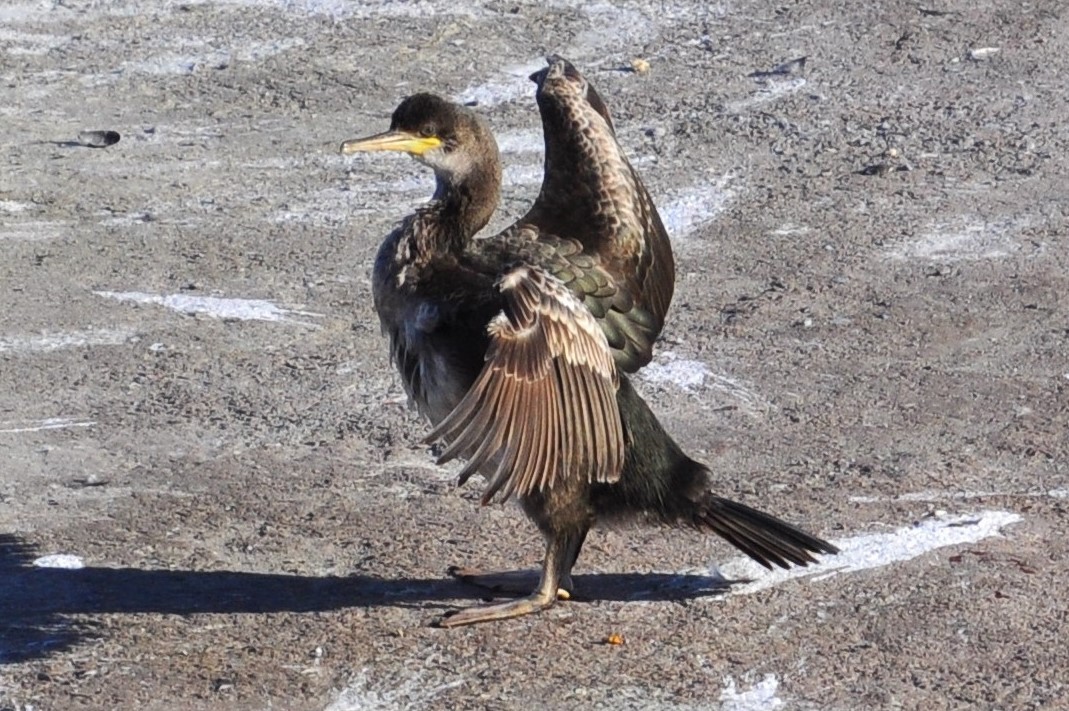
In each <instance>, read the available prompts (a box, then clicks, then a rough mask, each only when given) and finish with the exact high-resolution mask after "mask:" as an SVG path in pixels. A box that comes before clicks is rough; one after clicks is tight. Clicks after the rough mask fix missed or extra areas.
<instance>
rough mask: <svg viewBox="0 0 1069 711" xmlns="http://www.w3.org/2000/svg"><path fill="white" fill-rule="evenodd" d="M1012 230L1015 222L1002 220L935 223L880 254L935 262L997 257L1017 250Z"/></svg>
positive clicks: (902, 258)
mask: <svg viewBox="0 0 1069 711" xmlns="http://www.w3.org/2000/svg"><path fill="white" fill-rule="evenodd" d="M1016 230H1017V227H1016V226H1014V225H1012V224H1008V223H1006V222H1000V223H988V222H968V223H965V224H962V225H960V226H957V227H954V226H950V225H936V226H934V227H933V228H932V229H931V231H929V232H928V233H927V234H925V235H922V236H921V238H920V239H917V240H913V241H910V242H905V243H902V244H898V245H895V246H893V247H891V248H890V249H887V250H885V251H884V256H886V257H889V258H891V259H898V260H906V259H929V260H932V261H939V262H958V261H965V260H979V259H1000V258H1002V257H1008V256H1009V255H1010V254H1012V253H1014V252H1016V251H1017V250H1018V245H1017V244H1015V243H1014V242H1012V240H1011V239H1010V238H1009V235H1010V234H1011V233H1013V232H1015V231H1016Z"/></svg>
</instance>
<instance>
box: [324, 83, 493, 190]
mask: <svg viewBox="0 0 1069 711" xmlns="http://www.w3.org/2000/svg"><path fill="white" fill-rule="evenodd" d="M366 151H400V152H403V153H407V154H409V155H410V156H412V157H413V158H415V159H416V160H418V161H419V162H421V163H423V164H424V165H427V166H429V167H430V168H432V169H433V170H434V172H435V174H436V175H437V176H438V178H439V180H444V181H445V182H447V183H454V184H455V183H459V182H462V181H463V180H465V179H466V178H468V177H469V176H470V175H471V173H472V172H473V170H475V169H476V167H477V166H478V165H479V164H480V163H484V162H491V163H496V162H497V160H498V154H497V143H496V142H495V141H494V137H493V134H492V133H491V132H490V129H489V127H488V126H487V125H486V122H485V121H483V119H482V118H481V117H479V116H478V115H477V114H476V113H475V112H474V111H471V110H470V109H468V108H465V107H463V106H458V105H457V104H454V103H451V102H449V101H446V100H445V99H443V98H441V97H439V96H435V95H434V94H415V95H413V96H410V97H408V98H406V99H405V100H404V101H402V102H401V104H400V105H399V106H398V107H397V108H396V109H395V110H394V112H393V116H392V117H391V119H390V130H388V131H385V132H383V133H377V134H375V135H373V136H368V137H367V138H357V139H353V140H350V141H345V142H344V143H342V145H341V152H342V153H343V154H344V155H350V154H352V153H358V152H366Z"/></svg>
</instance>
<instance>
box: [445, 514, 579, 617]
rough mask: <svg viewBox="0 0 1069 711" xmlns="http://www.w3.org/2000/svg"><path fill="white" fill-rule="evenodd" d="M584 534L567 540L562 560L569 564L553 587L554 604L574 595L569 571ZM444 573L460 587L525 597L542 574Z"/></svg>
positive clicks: (459, 569)
mask: <svg viewBox="0 0 1069 711" xmlns="http://www.w3.org/2000/svg"><path fill="white" fill-rule="evenodd" d="M586 534H587V532H586V531H583V532H582V533H581V534H579V535H577V536H571V537H569V538H570V542H571V543H572V545H571V546H570V548H569V550H568V551H567V553H568V555H567V556H565V559H566V560H568V559H570V561H571V562H570V563H568V565H566V566H565V567H564V570H563V572H562V573H561V577H560V584H559V586H558V587H557V599H558V600H571V599H572V595H573V594H574V592H575V583H573V582H572V568H573V567H574V566H575V561H576V560H577V559H578V558H579V551H580V550H582V548H583V541H585V540H586ZM546 544H547V546H548V545H549V541H548V540H547V542H546ZM448 572H449V575H451V576H453V577H454V578H456V579H457V580H459V581H461V582H463V583H467V584H468V585H474V586H476V587H480V588H483V589H484V590H489V591H490V592H492V593H495V594H497V595H525V594H527V592H528V591H529V590H530V589H531V588H533V587H535V586H536V585H538V583H539V582H540V580H541V574H542V571H539V570H510V571H500V572H492V573H488V572H485V571H483V570H480V569H479V568H468V567H466V566H459V565H454V566H452V567H450V568H449V571H448Z"/></svg>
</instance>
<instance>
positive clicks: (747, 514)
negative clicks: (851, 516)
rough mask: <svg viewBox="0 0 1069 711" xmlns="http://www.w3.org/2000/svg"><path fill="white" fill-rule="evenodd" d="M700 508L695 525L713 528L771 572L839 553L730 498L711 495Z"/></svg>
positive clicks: (819, 540)
mask: <svg viewBox="0 0 1069 711" xmlns="http://www.w3.org/2000/svg"><path fill="white" fill-rule="evenodd" d="M697 508H698V510H697V511H696V512H695V516H694V522H695V524H697V525H698V526H699V527H701V528H709V529H711V530H712V531H713V532H714V533H716V534H717V535H719V536H721V537H722V538H724V539H725V540H726V541H727V542H728V543H730V544H731V545H733V546H735V547H736V548H738V549H739V550H740V551H742V552H743V553H745V554H746V555H748V556H749V557H751V558H753V559H754V560H756V561H757V562H758V563H760V564H761V565H763V566H765V567H766V568H768V569H769V570H771V569H772V566H773V564H775V565H778V566H779V567H781V568H790V567H791V564H792V563H793V564H794V565H800V566H806V565H809V564H810V563H816V562H817V559H816V558H814V557H813V554H815V553H838V552H839V549H838V548H836V547H835V546H833V545H832V544H830V543H828V542H827V541H825V540H822V539H820V538H817V537H816V536H813V535H810V534H808V533H806V532H805V531H803V530H802V529H800V528H796V527H794V526H792V525H790V524H789V523H786V522H784V521H780V520H779V519H778V518H775V517H773V516H770V515H768V514H766V513H763V512H761V511H758V510H757V509H752V508H750V507H749V506H746V505H744V504H740V503H738V502H736V501H731V500H730V499H724V498H721V497H719V496H715V495H713V494H709V495H707V496H706V497H705V498H704V499H703V500H702V501H701V503H700V504H699V505H698V507H697Z"/></svg>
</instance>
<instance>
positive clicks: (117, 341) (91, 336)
mask: <svg viewBox="0 0 1069 711" xmlns="http://www.w3.org/2000/svg"><path fill="white" fill-rule="evenodd" d="M136 335H137V334H136V333H134V332H133V331H123V330H114V331H112V330H107V329H102V330H99V331H96V330H94V331H70V332H67V333H62V332H61V333H48V332H45V333H41V334H36V335H33V336H7V337H3V338H0V353H8V352H12V353H35V352H42V351H43V352H48V351H57V350H60V349H61V348H80V347H83V346H119V345H122V344H124V343H126V342H127V341H129V340H130V339H132V338H135V337H136Z"/></svg>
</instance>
